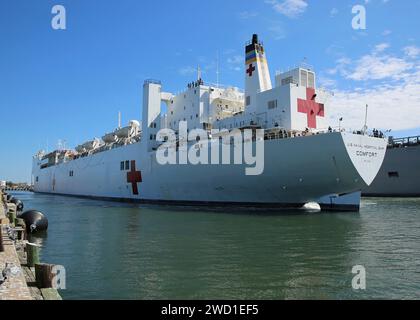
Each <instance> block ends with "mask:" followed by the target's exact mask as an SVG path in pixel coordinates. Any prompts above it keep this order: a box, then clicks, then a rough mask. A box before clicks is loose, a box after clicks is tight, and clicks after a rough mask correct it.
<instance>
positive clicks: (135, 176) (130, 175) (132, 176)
mask: <svg viewBox="0 0 420 320" xmlns="http://www.w3.org/2000/svg"><path fill="white" fill-rule="evenodd" d="M142 181H143V180H142V179H141V171H136V160H131V170H130V171H129V172H127V182H128V183H131V187H132V189H133V194H139V189H138V188H137V183H139V182H142Z"/></svg>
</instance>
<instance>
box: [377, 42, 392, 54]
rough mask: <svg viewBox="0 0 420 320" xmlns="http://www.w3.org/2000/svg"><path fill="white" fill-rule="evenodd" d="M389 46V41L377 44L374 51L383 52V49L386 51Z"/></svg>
mask: <svg viewBox="0 0 420 320" xmlns="http://www.w3.org/2000/svg"><path fill="white" fill-rule="evenodd" d="M388 48H389V44H388V43H380V44H377V45H376V46H375V49H374V52H375V53H378V52H382V51H385V50H386V49H388Z"/></svg>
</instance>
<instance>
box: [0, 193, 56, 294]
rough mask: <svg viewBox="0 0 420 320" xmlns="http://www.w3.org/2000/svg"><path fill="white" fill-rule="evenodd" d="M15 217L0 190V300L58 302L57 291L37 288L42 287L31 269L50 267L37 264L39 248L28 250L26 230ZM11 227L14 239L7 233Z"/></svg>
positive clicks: (13, 206) (13, 208)
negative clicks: (14, 235)
mask: <svg viewBox="0 0 420 320" xmlns="http://www.w3.org/2000/svg"><path fill="white" fill-rule="evenodd" d="M15 217H16V205H14V204H12V203H6V201H5V199H4V197H3V193H2V191H1V190H0V300H61V297H60V295H59V294H58V292H57V290H55V289H53V288H45V289H44V288H43V289H40V288H41V287H45V286H43V285H42V283H40V279H37V278H36V276H35V268H38V269H42V268H43V267H44V266H50V265H45V264H40V263H39V258H38V250H39V249H38V248H37V247H35V248H30V244H29V243H28V241H27V240H26V236H25V234H26V230H25V228H24V227H23V228H22V227H21V226H19V225H20V224H21V223H22V221H19V220H21V219H15ZM9 218H12V219H14V220H15V221H10V220H9ZM15 222H16V225H15ZM12 227H13V230H14V231H15V234H16V235H17V237H16V238H15V239H13V238H11V237H10V234H9V232H8V231H10V228H12ZM29 262H30V263H29Z"/></svg>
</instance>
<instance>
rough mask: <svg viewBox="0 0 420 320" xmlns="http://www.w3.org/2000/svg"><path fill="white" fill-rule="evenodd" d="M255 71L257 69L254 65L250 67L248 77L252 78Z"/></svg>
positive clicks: (247, 71)
mask: <svg viewBox="0 0 420 320" xmlns="http://www.w3.org/2000/svg"><path fill="white" fill-rule="evenodd" d="M254 71H255V67H254V66H253V65H252V63H251V64H250V65H249V68H248V70H246V73H248V75H249V76H250V77H252V73H253V72H254Z"/></svg>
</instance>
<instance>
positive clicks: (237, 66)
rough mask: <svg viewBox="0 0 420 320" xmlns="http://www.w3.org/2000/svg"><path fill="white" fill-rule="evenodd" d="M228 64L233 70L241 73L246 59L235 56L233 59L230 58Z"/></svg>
mask: <svg viewBox="0 0 420 320" xmlns="http://www.w3.org/2000/svg"><path fill="white" fill-rule="evenodd" d="M227 63H228V65H229V68H230V69H231V70H235V71H241V70H242V68H241V67H242V64H243V63H244V58H243V56H240V55H235V56H233V57H230V58H228V59H227Z"/></svg>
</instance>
